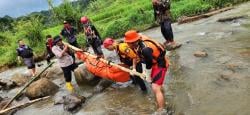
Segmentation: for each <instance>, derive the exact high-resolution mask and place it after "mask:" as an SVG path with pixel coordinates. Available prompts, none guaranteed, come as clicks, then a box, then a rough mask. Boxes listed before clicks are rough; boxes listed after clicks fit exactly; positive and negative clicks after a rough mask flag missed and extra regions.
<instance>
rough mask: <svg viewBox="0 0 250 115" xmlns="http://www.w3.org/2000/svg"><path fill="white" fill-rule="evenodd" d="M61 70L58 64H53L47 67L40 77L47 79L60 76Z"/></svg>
mask: <svg viewBox="0 0 250 115" xmlns="http://www.w3.org/2000/svg"><path fill="white" fill-rule="evenodd" d="M62 75H63V71H62V69H61V68H60V67H59V66H58V65H55V64H54V65H53V66H51V67H50V68H48V69H47V70H46V71H45V72H44V73H43V74H42V75H41V77H42V78H44V77H45V78H48V79H57V78H58V77H62Z"/></svg>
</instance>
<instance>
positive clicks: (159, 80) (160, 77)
mask: <svg viewBox="0 0 250 115" xmlns="http://www.w3.org/2000/svg"><path fill="white" fill-rule="evenodd" d="M167 69H168V68H163V67H159V66H158V65H154V66H153V67H152V70H151V80H152V83H155V84H157V85H160V86H161V85H162V84H163V82H164V79H165V75H166V73H167Z"/></svg>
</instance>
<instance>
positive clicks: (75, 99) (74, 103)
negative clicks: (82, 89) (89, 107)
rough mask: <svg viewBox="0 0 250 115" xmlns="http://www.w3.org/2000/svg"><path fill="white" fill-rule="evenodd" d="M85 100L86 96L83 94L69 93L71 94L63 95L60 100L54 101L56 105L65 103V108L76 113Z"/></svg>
mask: <svg viewBox="0 0 250 115" xmlns="http://www.w3.org/2000/svg"><path fill="white" fill-rule="evenodd" d="M85 100H86V98H85V97H83V96H79V95H75V94H69V95H66V96H63V97H62V98H61V99H59V100H56V101H55V102H54V103H55V105H57V104H63V108H64V110H66V111H69V112H73V113H75V112H77V111H78V110H79V109H80V107H81V105H82V103H84V102H85Z"/></svg>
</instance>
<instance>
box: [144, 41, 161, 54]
mask: <svg viewBox="0 0 250 115" xmlns="http://www.w3.org/2000/svg"><path fill="white" fill-rule="evenodd" d="M143 41H146V42H150V43H152V44H154V45H155V46H156V47H157V49H158V50H160V51H161V52H164V51H165V49H164V48H163V46H162V45H161V44H159V43H157V42H155V41H154V40H150V39H145V40H143Z"/></svg>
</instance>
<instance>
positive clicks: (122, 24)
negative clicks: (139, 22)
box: [104, 18, 132, 38]
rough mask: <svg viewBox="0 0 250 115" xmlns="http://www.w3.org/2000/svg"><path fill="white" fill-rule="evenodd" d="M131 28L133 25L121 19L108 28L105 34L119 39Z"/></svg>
mask: <svg viewBox="0 0 250 115" xmlns="http://www.w3.org/2000/svg"><path fill="white" fill-rule="evenodd" d="M131 27H132V25H131V24H129V21H128V20H127V19H126V18H123V19H119V20H116V21H113V22H112V23H110V24H109V25H108V26H107V28H106V31H105V32H104V36H105V37H113V38H119V37H121V36H123V34H124V33H125V32H126V31H127V30H128V29H130V28H131Z"/></svg>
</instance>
